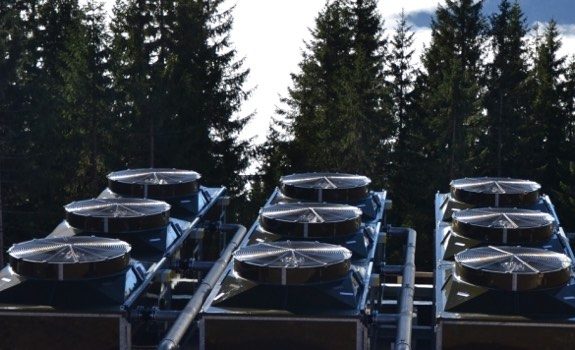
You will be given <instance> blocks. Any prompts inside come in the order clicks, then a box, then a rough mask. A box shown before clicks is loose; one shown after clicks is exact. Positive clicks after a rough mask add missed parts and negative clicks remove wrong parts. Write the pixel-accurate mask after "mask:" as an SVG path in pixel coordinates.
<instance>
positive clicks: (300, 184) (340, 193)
mask: <svg viewBox="0 0 575 350" xmlns="http://www.w3.org/2000/svg"><path fill="white" fill-rule="evenodd" d="M370 183H371V180H370V179H369V178H367V177H365V176H361V175H352V174H339V173H303V174H293V175H287V176H283V177H282V178H281V179H280V189H281V191H282V193H283V194H284V195H286V196H288V197H291V198H295V199H299V200H305V201H314V202H343V203H346V202H356V201H360V200H362V199H364V198H365V197H367V195H368V194H369V184H370Z"/></svg>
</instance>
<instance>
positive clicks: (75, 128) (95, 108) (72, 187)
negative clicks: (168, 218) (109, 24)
mask: <svg viewBox="0 0 575 350" xmlns="http://www.w3.org/2000/svg"><path fill="white" fill-rule="evenodd" d="M105 16H106V13H105V12H104V10H103V4H102V3H97V2H95V1H89V2H88V3H87V5H86V6H85V7H83V8H82V17H81V26H80V27H79V28H74V30H73V31H71V32H69V33H67V44H66V49H65V50H64V51H63V52H62V53H61V57H62V63H63V65H62V67H61V68H60V71H59V74H60V76H61V79H62V83H63V85H62V86H61V87H60V95H61V96H62V99H63V101H62V108H61V111H60V115H61V118H62V119H63V123H64V124H65V126H66V129H64V130H65V132H64V143H63V148H64V151H65V152H66V158H67V159H68V161H67V164H70V165H71V166H69V167H68V169H67V171H66V174H67V177H68V183H67V184H65V187H64V188H62V189H61V190H62V191H65V192H66V195H67V196H68V197H69V198H70V200H72V199H77V198H82V197H89V196H94V195H95V194H97V193H98V192H99V191H100V190H101V189H102V188H103V187H104V186H105V179H106V177H105V175H106V174H107V173H108V172H109V170H110V168H112V167H113V166H118V165H117V164H115V162H114V160H115V159H114V158H115V154H114V152H113V150H114V148H115V147H123V144H124V142H120V143H119V144H118V143H116V144H115V142H117V141H119V140H120V139H121V137H122V135H120V134H118V133H115V130H116V129H117V123H116V122H115V120H114V118H113V116H112V113H111V111H112V110H111V105H112V97H113V96H112V93H111V81H110V78H109V76H108V62H109V56H110V54H109V48H108V43H109V35H108V32H107V30H106V25H105ZM115 149H118V148H115Z"/></svg>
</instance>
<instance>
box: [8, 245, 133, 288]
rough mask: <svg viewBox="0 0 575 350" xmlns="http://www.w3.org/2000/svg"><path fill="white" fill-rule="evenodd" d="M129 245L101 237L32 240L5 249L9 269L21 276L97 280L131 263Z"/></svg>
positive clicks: (119, 270)
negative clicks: (8, 259) (8, 260)
mask: <svg viewBox="0 0 575 350" xmlns="http://www.w3.org/2000/svg"><path fill="white" fill-rule="evenodd" d="M130 250H131V247H130V245H129V244H128V243H126V242H123V241H120V240H117V239H110V238H102V237H93V236H92V237H82V236H72V237H59V238H43V239H34V240H31V241H26V242H22V243H17V244H14V245H13V246H12V247H10V249H8V255H9V257H10V267H11V268H12V270H13V271H14V272H15V273H17V274H19V275H22V276H25V277H31V278H39V279H49V280H76V279H84V278H98V277H105V276H109V275H113V274H116V273H119V272H121V271H123V270H124V269H125V268H126V267H127V266H128V264H129V262H130Z"/></svg>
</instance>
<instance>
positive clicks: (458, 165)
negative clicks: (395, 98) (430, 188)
mask: <svg viewBox="0 0 575 350" xmlns="http://www.w3.org/2000/svg"><path fill="white" fill-rule="evenodd" d="M481 8H482V3H481V2H475V1H473V0H447V1H446V3H445V5H439V6H438V8H437V10H436V12H435V18H434V19H433V20H432V24H431V44H430V47H429V48H428V49H427V50H426V51H425V53H424V55H423V57H422V63H423V66H424V68H425V71H426V75H425V77H424V79H425V82H424V83H423V84H422V86H424V87H425V88H426V89H427V91H425V92H420V96H421V97H423V100H422V103H423V104H425V107H424V108H423V109H422V110H425V111H426V113H427V117H426V120H427V123H428V129H429V130H431V131H432V132H433V133H432V135H430V136H431V137H430V139H429V140H430V142H431V144H430V147H428V150H429V151H430V157H431V158H432V159H434V160H435V161H436V164H437V169H436V171H434V173H435V174H437V180H438V183H437V184H436V185H437V186H436V188H439V187H438V186H441V187H445V186H446V185H447V184H448V183H449V179H450V178H457V177H460V176H464V175H472V174H473V172H474V169H473V161H472V157H473V156H474V151H475V140H476V139H477V136H478V135H477V134H478V132H479V130H477V128H476V127H475V126H476V125H477V123H478V121H479V119H480V118H481V103H480V102H481V96H480V95H481V90H480V87H481V82H480V77H481V73H482V72H481V65H482V45H483V43H484V29H485V24H484V19H483V17H482V14H481ZM470 160H471V161H470Z"/></svg>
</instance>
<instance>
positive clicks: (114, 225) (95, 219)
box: [64, 198, 170, 233]
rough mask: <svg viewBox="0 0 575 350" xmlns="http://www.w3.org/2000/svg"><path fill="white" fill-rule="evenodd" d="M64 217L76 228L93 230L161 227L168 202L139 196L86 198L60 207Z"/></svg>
mask: <svg viewBox="0 0 575 350" xmlns="http://www.w3.org/2000/svg"><path fill="white" fill-rule="evenodd" d="M64 209H65V210H66V221H68V223H69V224H70V225H71V226H72V227H75V228H77V229H80V230H83V231H87V232H94V233H100V232H101V233H120V232H122V233H125V232H135V231H145V230H153V229H159V228H162V227H165V226H166V225H167V224H168V222H169V218H170V205H169V204H167V203H165V202H160V201H155V200H151V199H142V198H106V199H99V198H96V199H88V200H83V201H78V202H72V203H70V204H68V205H66V206H65V207H64Z"/></svg>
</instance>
